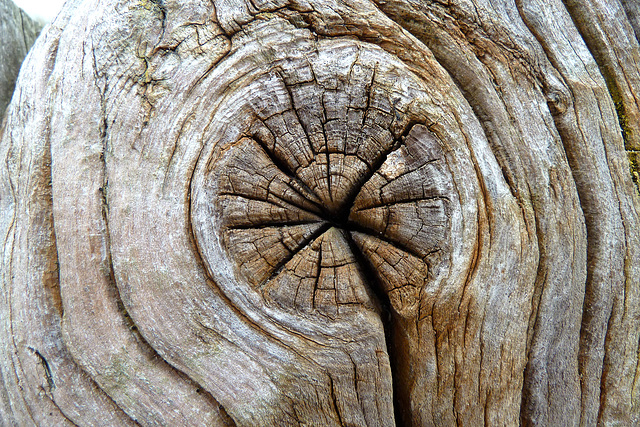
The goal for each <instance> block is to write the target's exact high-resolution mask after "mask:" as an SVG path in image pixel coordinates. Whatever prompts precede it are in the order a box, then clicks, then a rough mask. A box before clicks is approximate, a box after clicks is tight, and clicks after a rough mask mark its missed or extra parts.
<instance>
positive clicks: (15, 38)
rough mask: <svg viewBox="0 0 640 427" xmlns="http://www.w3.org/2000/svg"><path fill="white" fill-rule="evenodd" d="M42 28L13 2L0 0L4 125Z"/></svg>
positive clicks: (0, 91)
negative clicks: (22, 66) (20, 73)
mask: <svg viewBox="0 0 640 427" xmlns="http://www.w3.org/2000/svg"><path fill="white" fill-rule="evenodd" d="M41 28H42V26H41V25H40V24H39V23H37V22H34V21H33V20H32V19H31V18H29V16H28V15H27V14H26V13H24V11H22V10H21V9H19V8H18V7H17V6H16V5H15V4H13V1H11V0H0V35H1V36H0V41H1V43H0V122H1V121H2V118H3V117H4V111H5V109H6V108H7V105H8V104H9V101H11V95H12V94H13V89H14V87H15V83H16V78H17V77H18V71H20V64H22V60H23V59H24V57H25V56H26V55H27V52H28V51H29V49H30V48H31V46H32V45H33V42H35V40H36V37H38V34H39V32H40V30H41Z"/></svg>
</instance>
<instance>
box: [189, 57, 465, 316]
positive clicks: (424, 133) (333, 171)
mask: <svg viewBox="0 0 640 427" xmlns="http://www.w3.org/2000/svg"><path fill="white" fill-rule="evenodd" d="M358 49H359V50H360V52H358V51H357V50H354V54H353V55H351V56H349V55H345V54H344V50H345V48H344V46H341V56H342V57H346V59H345V61H344V62H345V64H344V68H345V69H344V71H341V70H339V69H337V70H336V68H339V65H340V64H330V65H331V67H330V69H329V70H328V71H327V69H326V68H325V67H323V65H324V64H322V63H321V61H318V63H314V62H310V61H306V62H305V65H304V66H302V65H300V64H299V63H298V64H296V63H294V64H293V65H291V61H290V62H289V63H285V64H283V65H282V68H280V69H277V70H276V71H271V72H270V73H267V74H265V75H263V76H262V77H260V78H255V79H254V80H253V81H252V83H251V84H250V85H249V87H245V88H244V90H243V91H242V93H241V95H238V98H236V100H235V101H234V102H229V106H228V107H227V108H229V110H231V111H233V112H232V113H229V114H239V111H242V112H243V113H244V114H246V115H247V116H249V118H248V119H246V118H245V119H244V120H243V124H242V126H241V127H242V128H243V130H242V131H241V132H238V134H239V135H238V137H237V138H235V139H234V140H231V141H229V142H226V143H222V142H219V143H217V145H216V147H217V149H216V150H214V151H213V152H212V154H210V155H209V156H208V157H207V160H206V162H207V167H206V169H205V171H204V178H203V179H202V180H199V181H198V182H197V184H196V188H195V190H194V193H193V199H192V204H193V208H192V215H193V216H194V218H195V220H194V221H195V222H194V223H195V226H194V232H195V236H196V239H197V241H198V243H199V247H200V248H201V252H202V253H203V258H204V260H205V264H207V267H208V269H209V271H210V272H211V273H212V276H213V277H214V278H216V275H219V274H221V273H220V270H221V269H222V266H223V265H228V264H230V265H231V266H232V268H231V270H233V273H232V275H233V276H234V277H235V279H233V281H235V282H236V283H246V284H248V285H249V286H250V288H251V289H253V290H255V291H258V292H259V294H260V295H261V296H262V298H263V300H264V302H265V303H266V304H267V305H270V306H272V307H276V308H279V309H284V310H286V311H289V312H295V313H318V314H321V315H325V316H328V317H330V318H335V317H336V316H342V315H344V314H348V313H352V312H354V311H357V310H361V309H362V308H363V307H365V308H366V309H374V310H375V309H377V308H379V307H380V305H381V304H382V305H386V303H387V301H388V302H390V304H391V306H392V308H393V309H394V311H395V312H397V313H400V314H402V313H405V314H409V313H411V314H415V313H416V310H418V309H419V302H420V299H421V293H422V292H423V291H424V289H425V288H426V287H427V285H428V283H429V281H430V280H431V279H432V276H433V270H434V269H436V268H437V267H438V266H439V265H440V264H442V263H443V262H446V260H447V259H448V248H449V243H448V231H449V228H450V217H451V212H450V209H451V203H450V202H451V201H450V199H449V197H450V196H451V195H452V194H453V193H454V185H453V180H452V175H451V171H450V170H449V168H448V166H447V162H446V159H445V155H444V153H443V149H442V146H441V143H440V141H439V140H438V138H437V137H436V136H435V135H434V134H433V133H432V132H431V131H430V130H429V129H428V128H427V126H425V125H423V124H421V123H419V122H417V121H415V120H414V119H410V117H411V115H410V114H409V113H407V109H408V108H410V107H411V103H412V102H414V101H413V100H412V98H411V97H412V95H411V94H402V93H398V92H397V88H398V87H403V86H404V87H410V86H411V82H409V83H406V82H403V81H402V80H401V79H402V78H403V77H400V76H398V75H397V74H395V75H393V78H394V80H395V81H394V82H393V84H389V83H387V82H386V80H385V78H384V76H382V77H381V75H380V74H382V72H381V71H380V68H379V64H375V63H373V64H372V63H369V64H367V63H366V60H365V59H366V55H365V54H363V53H362V52H361V51H362V48H358ZM320 54H322V52H320ZM309 55H312V54H309ZM335 57H336V56H334V58H335ZM363 57H365V59H363ZM349 60H350V61H351V62H349ZM287 67H288V68H289V69H287ZM391 71H393V70H391ZM389 72H390V71H389ZM396 72H397V71H396ZM300 76H303V77H300ZM305 76H306V77H305ZM398 81H400V83H398ZM230 98H231V97H230ZM239 126H240V125H239ZM229 139H230V138H227V140H229ZM214 236H215V237H214ZM227 277H228V276H227Z"/></svg>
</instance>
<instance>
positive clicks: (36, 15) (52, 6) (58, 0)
mask: <svg viewBox="0 0 640 427" xmlns="http://www.w3.org/2000/svg"><path fill="white" fill-rule="evenodd" d="M64 1H65V0H13V2H14V3H15V4H16V5H18V7H20V8H22V10H24V11H25V12H27V14H28V15H29V16H31V17H32V18H33V19H35V20H37V21H44V22H50V21H51V20H52V19H53V18H55V16H56V15H57V14H58V12H59V11H60V8H61V7H62V4H63V3H64Z"/></svg>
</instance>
